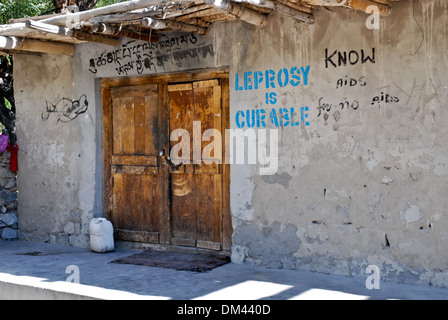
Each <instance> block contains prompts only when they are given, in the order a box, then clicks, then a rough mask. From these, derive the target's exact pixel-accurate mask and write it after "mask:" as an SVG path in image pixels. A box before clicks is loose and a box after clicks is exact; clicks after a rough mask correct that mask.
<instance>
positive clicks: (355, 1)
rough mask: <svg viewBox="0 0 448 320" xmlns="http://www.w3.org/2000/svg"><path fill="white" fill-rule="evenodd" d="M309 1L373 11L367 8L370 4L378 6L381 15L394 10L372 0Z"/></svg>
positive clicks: (318, 4)
mask: <svg viewBox="0 0 448 320" xmlns="http://www.w3.org/2000/svg"><path fill="white" fill-rule="evenodd" d="M378 1H379V0H378ZM309 3H310V4H312V5H316V6H341V7H347V8H352V9H355V10H359V11H364V12H366V13H371V12H369V11H368V10H367V8H368V7H369V6H376V7H377V8H378V13H379V14H380V15H381V16H387V15H389V14H390V12H391V10H392V9H391V7H390V6H389V5H386V4H381V3H378V2H374V1H371V0H310V1H309Z"/></svg>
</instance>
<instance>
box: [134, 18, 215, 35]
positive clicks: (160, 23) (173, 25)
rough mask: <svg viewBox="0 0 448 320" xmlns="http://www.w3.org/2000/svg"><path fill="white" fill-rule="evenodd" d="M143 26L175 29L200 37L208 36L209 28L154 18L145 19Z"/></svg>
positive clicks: (157, 28) (156, 28)
mask: <svg viewBox="0 0 448 320" xmlns="http://www.w3.org/2000/svg"><path fill="white" fill-rule="evenodd" d="M142 26H144V27H147V28H151V29H155V30H162V29H174V30H179V31H184V32H193V33H197V34H199V35H206V34H207V28H203V27H199V26H194V25H191V24H187V23H182V22H178V21H171V20H158V19H153V18H143V19H142Z"/></svg>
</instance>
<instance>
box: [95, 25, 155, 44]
mask: <svg viewBox="0 0 448 320" xmlns="http://www.w3.org/2000/svg"><path fill="white" fill-rule="evenodd" d="M92 31H93V32H94V33H102V34H105V35H109V36H119V37H125V38H131V39H136V40H142V41H149V42H157V41H158V40H159V37H158V36H157V35H155V34H149V33H147V32H144V33H136V32H133V31H131V30H127V29H125V30H123V29H120V28H118V27H115V26H111V25H107V24H104V23H95V24H94V25H93V26H92Z"/></svg>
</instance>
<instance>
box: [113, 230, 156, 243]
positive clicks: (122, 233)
mask: <svg viewBox="0 0 448 320" xmlns="http://www.w3.org/2000/svg"><path fill="white" fill-rule="evenodd" d="M114 233H115V234H114V236H115V238H116V239H119V240H123V241H131V242H141V243H159V233H158V232H147V231H132V230H122V229H115V232H114Z"/></svg>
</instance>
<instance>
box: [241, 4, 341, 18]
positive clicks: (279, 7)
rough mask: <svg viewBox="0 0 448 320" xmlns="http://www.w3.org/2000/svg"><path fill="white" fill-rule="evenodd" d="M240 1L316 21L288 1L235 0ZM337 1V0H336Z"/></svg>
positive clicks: (293, 16)
mask: <svg viewBox="0 0 448 320" xmlns="http://www.w3.org/2000/svg"><path fill="white" fill-rule="evenodd" d="M235 1H238V2H239V3H249V4H252V5H255V6H259V7H262V8H267V9H271V10H275V11H277V12H279V13H282V14H285V15H287V16H290V17H292V18H294V19H296V20H298V21H301V22H306V23H310V24H312V23H314V16H313V15H311V14H310V13H308V12H304V11H301V10H298V8H297V7H293V6H291V5H285V4H284V3H286V2H287V1H285V0H280V1H271V0H235ZM335 1H336V0H335Z"/></svg>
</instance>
